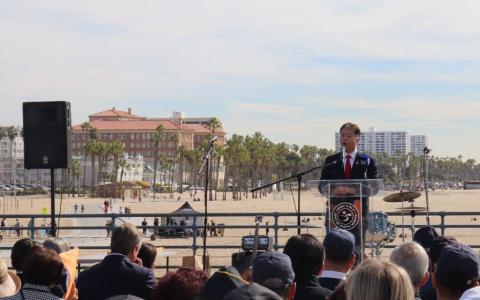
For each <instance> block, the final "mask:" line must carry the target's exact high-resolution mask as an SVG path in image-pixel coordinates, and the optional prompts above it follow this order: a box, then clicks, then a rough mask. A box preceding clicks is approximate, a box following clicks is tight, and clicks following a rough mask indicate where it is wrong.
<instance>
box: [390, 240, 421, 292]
mask: <svg viewBox="0 0 480 300" xmlns="http://www.w3.org/2000/svg"><path fill="white" fill-rule="evenodd" d="M390 261H391V262H392V263H394V264H396V265H397V266H400V267H402V268H404V269H405V271H407V273H408V275H409V276H410V279H411V281H412V284H413V287H414V289H415V290H416V291H418V290H420V288H421V287H422V286H423V285H424V284H425V283H426V282H427V281H428V278H429V275H430V273H429V272H428V262H429V261H428V255H427V252H425V249H423V247H422V246H420V245H419V244H417V243H415V242H407V243H404V244H401V245H398V246H397V247H395V248H394V249H393V251H392V253H391V254H390Z"/></svg>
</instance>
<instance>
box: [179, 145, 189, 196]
mask: <svg viewBox="0 0 480 300" xmlns="http://www.w3.org/2000/svg"><path fill="white" fill-rule="evenodd" d="M187 151H188V149H187V147H185V145H180V146H179V147H178V155H179V157H178V158H179V164H178V165H179V167H178V182H179V183H180V193H183V170H184V167H185V158H186V157H187Z"/></svg>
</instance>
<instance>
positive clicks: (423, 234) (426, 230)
mask: <svg viewBox="0 0 480 300" xmlns="http://www.w3.org/2000/svg"><path fill="white" fill-rule="evenodd" d="M438 236H439V234H438V232H437V231H436V230H435V228H434V227H433V226H423V227H421V228H419V229H418V230H417V231H415V233H414V234H413V240H414V241H415V242H417V243H419V244H420V245H421V246H422V247H423V248H425V250H427V251H428V250H429V249H430V247H432V243H433V241H434V240H435V239H436V238H437V237H438Z"/></svg>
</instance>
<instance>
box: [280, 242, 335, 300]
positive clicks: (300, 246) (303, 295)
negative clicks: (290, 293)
mask: <svg viewBox="0 0 480 300" xmlns="http://www.w3.org/2000/svg"><path fill="white" fill-rule="evenodd" d="M283 253H285V254H286V255H288V256H289V257H290V260H291V261H292V267H293V271H294V273H295V279H294V282H295V285H296V290H295V298H294V300H314V299H315V300H325V299H328V297H330V295H331V294H332V291H331V290H329V289H326V288H324V287H322V286H320V284H319V283H318V279H317V276H318V275H319V274H320V273H321V272H322V269H323V263H324V258H325V249H324V248H323V245H322V243H321V242H320V241H319V240H318V239H317V238H316V237H314V236H313V235H311V234H308V233H304V234H301V235H294V236H292V237H291V238H289V239H288V241H287V243H286V244H285V248H283Z"/></svg>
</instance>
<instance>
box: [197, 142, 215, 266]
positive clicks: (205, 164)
mask: <svg viewBox="0 0 480 300" xmlns="http://www.w3.org/2000/svg"><path fill="white" fill-rule="evenodd" d="M215 141H216V139H213V140H212V141H210V145H209V147H208V151H207V154H206V155H205V157H204V158H203V162H202V166H201V167H200V170H198V175H200V174H201V173H202V170H203V167H205V191H204V204H205V215H204V218H203V259H202V261H203V270H204V271H206V270H207V269H206V262H207V225H208V215H207V213H208V210H207V208H208V177H209V176H208V175H209V173H208V172H209V171H208V170H209V165H210V156H211V155H212V150H213V143H214V142H215Z"/></svg>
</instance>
